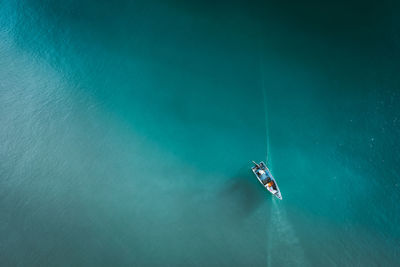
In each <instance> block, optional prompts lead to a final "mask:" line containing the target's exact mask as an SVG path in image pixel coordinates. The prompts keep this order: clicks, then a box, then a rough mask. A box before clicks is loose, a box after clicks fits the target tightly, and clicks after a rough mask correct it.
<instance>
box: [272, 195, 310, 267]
mask: <svg viewBox="0 0 400 267" xmlns="http://www.w3.org/2000/svg"><path fill="white" fill-rule="evenodd" d="M269 218H270V219H269V223H268V225H269V227H270V229H272V231H273V233H271V234H269V235H268V256H267V266H310V265H309V263H308V262H307V260H306V257H305V254H304V251H303V249H302V247H301V245H300V242H299V238H298V237H297V234H296V231H295V229H294V228H293V226H292V223H291V222H290V221H289V219H288V216H287V214H286V211H285V208H284V206H282V205H279V203H278V200H277V199H275V198H273V199H272V203H271V205H270V216H269Z"/></svg>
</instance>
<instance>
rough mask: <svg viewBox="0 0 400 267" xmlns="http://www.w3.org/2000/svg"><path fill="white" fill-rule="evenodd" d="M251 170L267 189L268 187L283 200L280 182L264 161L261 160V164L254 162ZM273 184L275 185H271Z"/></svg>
mask: <svg viewBox="0 0 400 267" xmlns="http://www.w3.org/2000/svg"><path fill="white" fill-rule="evenodd" d="M253 162H254V161H253ZM251 170H252V171H253V173H254V175H255V176H256V177H257V179H258V181H259V182H260V183H261V185H262V186H263V187H264V188H265V189H267V190H268V191H269V192H270V193H271V194H273V195H274V196H276V197H277V198H278V199H280V200H282V194H281V191H280V190H279V187H278V184H277V183H276V180H275V179H274V177H273V176H272V174H271V171H270V170H269V169H268V167H267V166H266V165H265V163H264V162H262V161H261V162H260V163H259V164H257V163H255V162H254V166H253V167H252V168H251ZM271 182H272V183H271ZM271 184H272V185H273V186H270V185H271Z"/></svg>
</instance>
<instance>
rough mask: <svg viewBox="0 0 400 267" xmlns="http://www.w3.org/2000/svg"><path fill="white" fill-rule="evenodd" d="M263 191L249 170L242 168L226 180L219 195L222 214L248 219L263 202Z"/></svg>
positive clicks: (264, 195)
mask: <svg viewBox="0 0 400 267" xmlns="http://www.w3.org/2000/svg"><path fill="white" fill-rule="evenodd" d="M265 197H266V194H265V190H263V188H262V187H261V186H260V184H259V182H258V181H257V179H256V177H255V176H254V174H253V173H252V172H251V170H249V168H246V167H242V168H241V169H240V170H239V171H238V173H237V174H236V175H234V176H232V177H231V178H229V179H228V181H227V183H226V184H225V186H224V188H223V189H222V190H221V191H220V193H219V200H220V201H219V202H220V203H221V205H220V206H221V209H223V210H222V212H224V213H226V214H228V215H230V216H234V217H248V216H250V215H251V214H253V213H254V212H255V211H256V210H257V209H258V208H259V207H260V206H261V205H262V204H263V203H265V202H264V200H265Z"/></svg>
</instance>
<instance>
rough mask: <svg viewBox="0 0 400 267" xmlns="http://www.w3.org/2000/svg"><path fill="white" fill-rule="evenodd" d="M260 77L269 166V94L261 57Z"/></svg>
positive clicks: (266, 153)
mask: <svg viewBox="0 0 400 267" xmlns="http://www.w3.org/2000/svg"><path fill="white" fill-rule="evenodd" d="M260 75H261V92H262V95H263V104H264V119H265V142H266V143H265V146H266V148H265V158H266V161H265V163H266V164H267V166H268V165H270V164H271V162H270V160H271V159H270V158H269V152H270V151H269V147H270V146H269V131H268V128H269V127H268V125H269V123H268V108H267V93H266V89H265V78H264V64H263V58H262V56H260Z"/></svg>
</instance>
